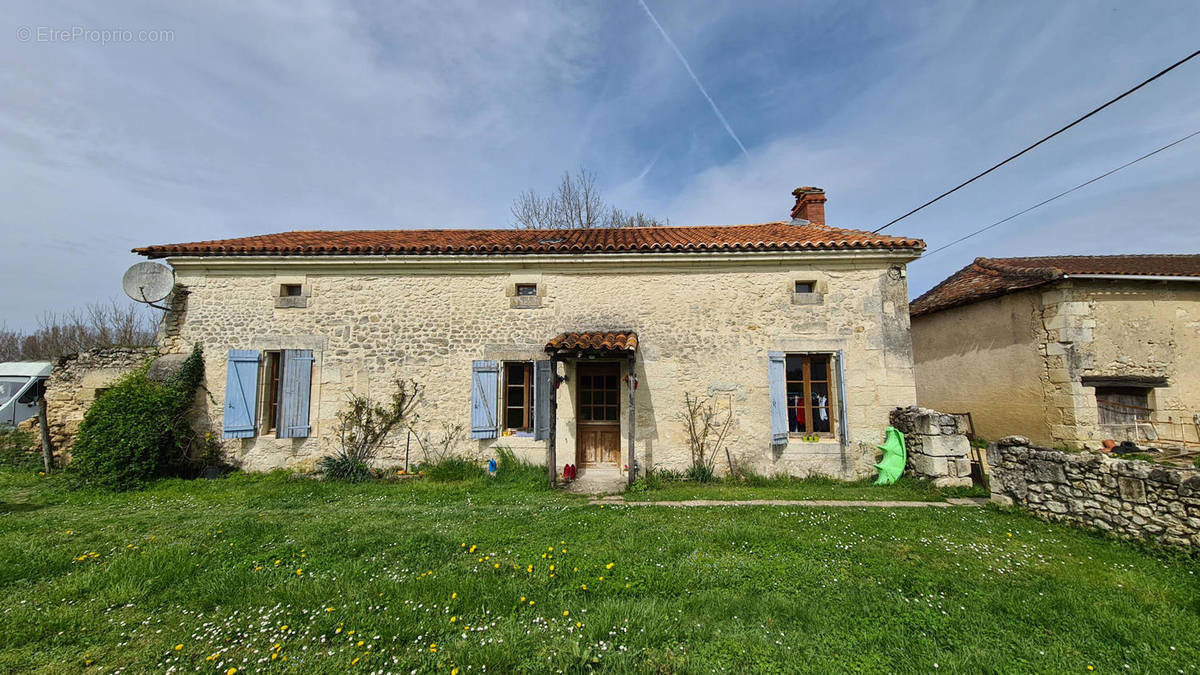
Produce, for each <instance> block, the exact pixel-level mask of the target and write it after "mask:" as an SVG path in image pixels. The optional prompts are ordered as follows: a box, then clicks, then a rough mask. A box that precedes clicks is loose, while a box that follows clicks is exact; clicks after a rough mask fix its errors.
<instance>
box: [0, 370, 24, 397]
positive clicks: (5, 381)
mask: <svg viewBox="0 0 1200 675" xmlns="http://www.w3.org/2000/svg"><path fill="white" fill-rule="evenodd" d="M28 381H29V378H28V377H17V376H12V377H8V376H5V377H0V404H3V403H8V401H9V399H11V398H12V397H14V396H16V395H17V392H18V391H21V387H24V386H25V383H26V382H28Z"/></svg>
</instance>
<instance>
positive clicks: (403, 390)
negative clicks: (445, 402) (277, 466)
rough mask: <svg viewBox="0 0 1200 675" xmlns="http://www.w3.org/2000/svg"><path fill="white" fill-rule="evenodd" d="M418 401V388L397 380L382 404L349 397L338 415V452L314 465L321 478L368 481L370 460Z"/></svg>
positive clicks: (403, 421)
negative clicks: (393, 388) (392, 390)
mask: <svg viewBox="0 0 1200 675" xmlns="http://www.w3.org/2000/svg"><path fill="white" fill-rule="evenodd" d="M420 400H421V387H420V385H418V384H417V383H416V382H414V381H411V380H410V381H407V382H405V381H400V380H397V381H396V389H395V391H394V392H392V395H391V398H390V399H388V400H387V401H386V402H384V403H378V402H376V401H373V400H372V399H371V398H370V397H369V396H362V395H359V394H351V395H350V399H349V400H348V401H347V402H346V407H345V408H343V409H342V410H341V412H339V413H338V414H337V419H338V421H337V426H336V427H335V430H336V433H337V438H338V444H339V448H338V451H337V452H336V453H334V454H333V455H330V456H327V457H322V458H321V461H320V462H318V463H317V468H318V469H319V470H320V471H321V474H322V475H324V476H325V477H326V478H330V479H334V480H345V481H351V482H358V481H363V480H366V479H368V478H370V477H371V471H370V462H371V460H373V459H375V455H376V454H378V453H379V448H380V447H381V446H382V445H383V442H384V441H385V440H386V439H387V437H388V435H389V434H391V433H392V431H393V430H395V429H396V428H397V427H399V426H400V425H402V424H404V423H405V422H407V421H408V420H409V418H410V417H411V416H412V414H413V409H414V408H415V407H416V406H417V404H418V403H419V402H420Z"/></svg>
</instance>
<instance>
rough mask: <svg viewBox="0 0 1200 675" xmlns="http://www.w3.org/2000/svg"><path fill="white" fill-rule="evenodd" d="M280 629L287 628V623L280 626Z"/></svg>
mask: <svg viewBox="0 0 1200 675" xmlns="http://www.w3.org/2000/svg"><path fill="white" fill-rule="evenodd" d="M279 630H287V624H286V623H285V624H283V625H282V626H280V627H279Z"/></svg>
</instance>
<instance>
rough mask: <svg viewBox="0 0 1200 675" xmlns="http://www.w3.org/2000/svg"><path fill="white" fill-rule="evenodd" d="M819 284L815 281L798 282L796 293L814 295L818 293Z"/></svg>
mask: <svg viewBox="0 0 1200 675" xmlns="http://www.w3.org/2000/svg"><path fill="white" fill-rule="evenodd" d="M816 289H817V284H816V282H814V281H797V282H796V291H795V292H796V293H812V292H814V291H816Z"/></svg>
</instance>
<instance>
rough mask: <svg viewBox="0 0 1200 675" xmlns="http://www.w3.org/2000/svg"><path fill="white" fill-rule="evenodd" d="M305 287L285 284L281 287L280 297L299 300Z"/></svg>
mask: <svg viewBox="0 0 1200 675" xmlns="http://www.w3.org/2000/svg"><path fill="white" fill-rule="evenodd" d="M303 291H304V287H303V286H301V285H300V284H283V285H282V286H280V287H279V297H281V298H298V297H300V295H301V294H302V293H303Z"/></svg>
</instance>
